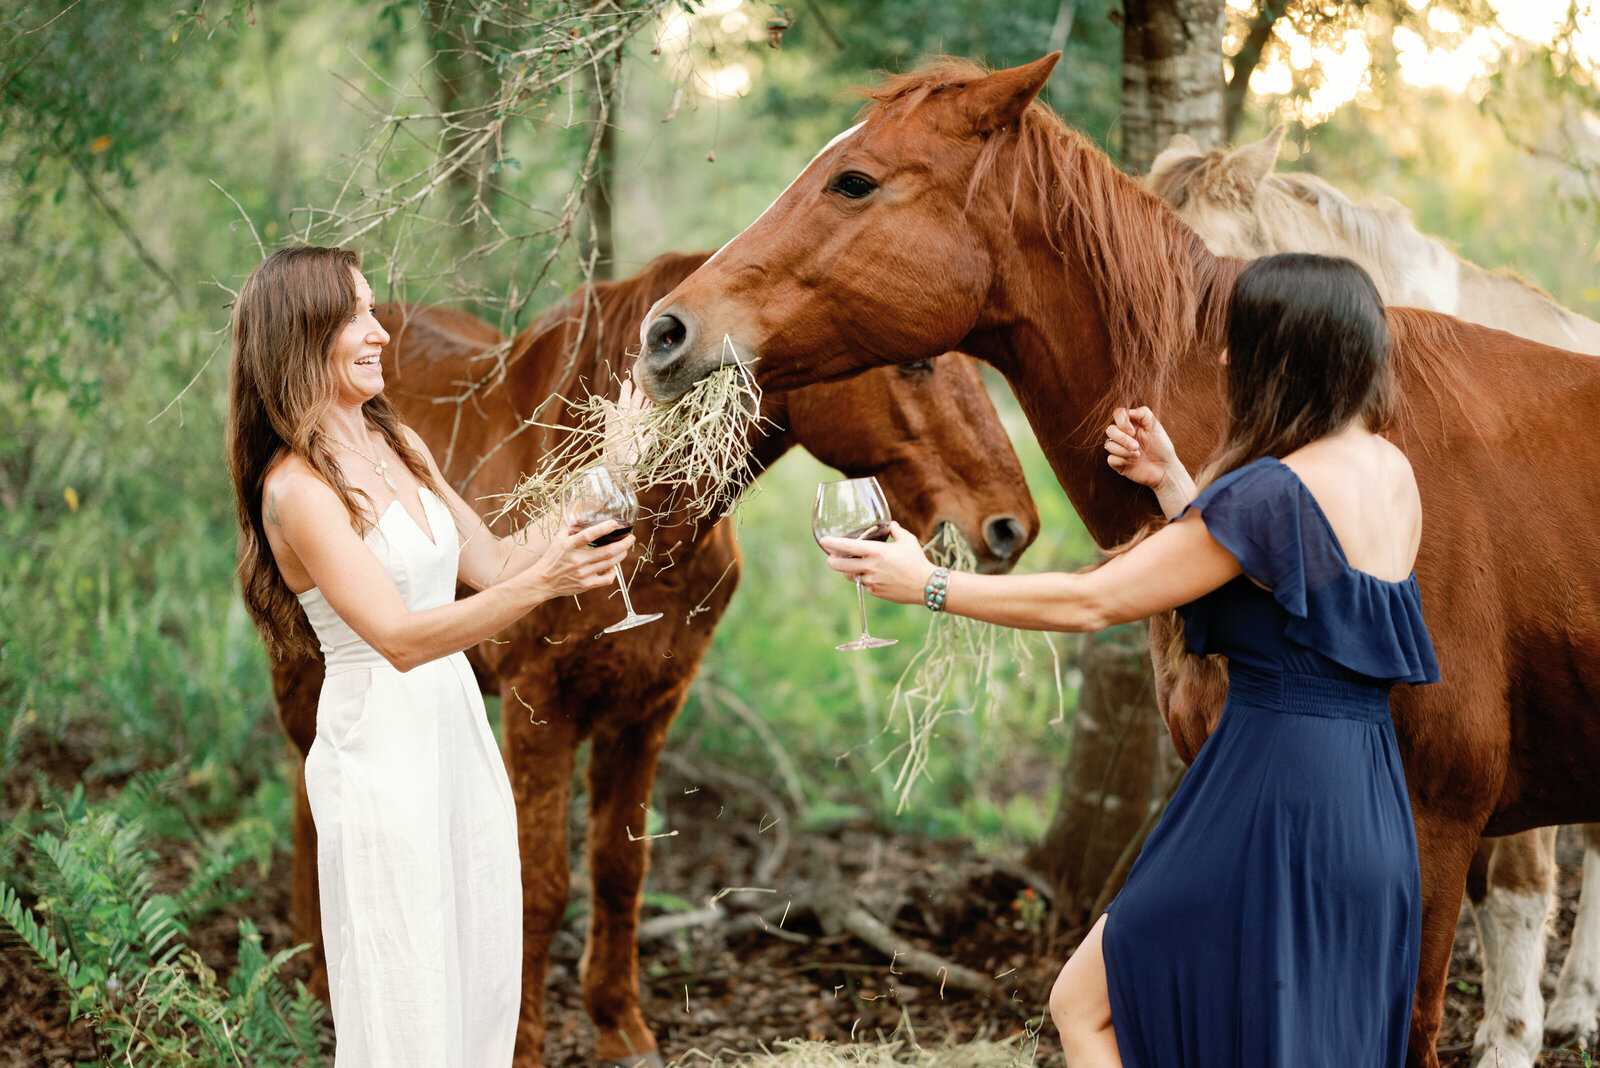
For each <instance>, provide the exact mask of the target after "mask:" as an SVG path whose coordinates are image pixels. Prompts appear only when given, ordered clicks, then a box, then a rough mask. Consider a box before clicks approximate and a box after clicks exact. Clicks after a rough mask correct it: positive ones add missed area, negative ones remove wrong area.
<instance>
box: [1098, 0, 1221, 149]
mask: <svg viewBox="0 0 1600 1068" xmlns="http://www.w3.org/2000/svg"><path fill="white" fill-rule="evenodd" d="M1226 19H1227V13H1226V6H1225V3H1224V0H1124V3H1123V23H1122V167H1123V169H1124V170H1126V171H1130V172H1132V173H1136V174H1142V173H1143V172H1145V171H1147V170H1149V169H1150V164H1151V163H1152V162H1153V161H1154V160H1155V158H1156V155H1157V154H1158V153H1159V152H1160V151H1161V150H1162V149H1163V148H1166V147H1167V143H1168V142H1169V141H1171V140H1172V135H1173V134H1177V133H1184V134H1188V135H1189V136H1190V137H1192V138H1194V139H1195V141H1196V142H1198V143H1199V144H1200V145H1201V146H1202V147H1205V146H1209V145H1215V144H1218V143H1220V142H1221V140H1222V120H1223V87H1224V83H1223V78H1222V33H1223V30H1224V28H1225V26H1226Z"/></svg>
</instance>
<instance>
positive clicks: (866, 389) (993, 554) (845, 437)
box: [768, 352, 1039, 572]
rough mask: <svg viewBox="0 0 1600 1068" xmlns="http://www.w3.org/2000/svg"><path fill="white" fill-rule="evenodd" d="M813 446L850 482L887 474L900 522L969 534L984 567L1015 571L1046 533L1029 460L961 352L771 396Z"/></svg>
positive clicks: (925, 532) (921, 530) (798, 436)
mask: <svg viewBox="0 0 1600 1068" xmlns="http://www.w3.org/2000/svg"><path fill="white" fill-rule="evenodd" d="M768 396H769V397H771V398H772V399H773V406H774V407H776V408H780V409H786V417H780V418H784V421H786V422H787V424H788V428H789V432H790V433H791V434H792V435H793V436H794V440H795V441H796V442H798V443H799V444H800V445H802V446H804V447H805V449H806V451H807V452H809V453H811V455H813V456H815V457H816V458H817V459H819V460H821V461H822V462H823V463H825V464H827V465H828V466H829V467H836V468H838V469H839V470H840V471H843V472H844V473H845V474H846V475H847V476H849V477H851V478H859V477H863V476H866V475H873V476H876V477H878V478H879V479H880V480H881V481H882V484H883V487H884V492H885V495H886V496H888V498H889V505H890V508H891V510H892V511H893V512H894V515H895V518H896V519H897V520H898V521H899V522H900V523H901V524H902V525H903V526H905V527H906V528H907V529H909V530H911V531H913V532H914V533H916V534H917V535H918V536H920V537H922V538H924V539H927V538H928V537H931V536H932V534H933V532H934V530H935V528H937V527H938V525H939V524H941V523H949V524H951V525H952V526H954V527H955V528H956V530H957V531H959V532H960V533H961V536H962V537H964V538H965V539H966V540H967V543H968V544H969V545H971V546H972V548H973V550H974V551H975V552H976V553H977V557H978V570H979V571H986V572H995V571H1006V570H1009V569H1010V568H1011V566H1012V565H1013V564H1015V563H1016V561H1017V557H1018V556H1019V555H1021V553H1022V550H1023V549H1025V548H1027V547H1028V545H1030V544H1031V543H1032V542H1033V539H1034V538H1035V537H1036V536H1037V535H1038V533H1039V512H1038V510H1037V509H1036V508H1035V507H1034V503H1033V497H1032V495H1031V494H1030V493H1029V492H1028V483H1027V481H1026V480H1025V479H1024V478H1023V475H1022V465H1021V464H1020V463H1019V462H1018V461H1017V454H1016V453H1015V452H1014V451H1013V450H1012V448H1011V439H1010V438H1008V437H1007V436H1006V433H1005V428H1004V427H1003V426H1002V425H1001V423H1000V417H999V414H998V413H997V412H996V411H995V409H994V404H993V403H992V402H991V401H990V400H989V394H988V393H987V392H986V391H985V389H984V387H983V380H982V379H981V378H980V377H979V375H978V368H977V365H976V363H975V362H974V361H973V360H972V359H971V358H970V357H967V356H963V355H961V354H960V353H957V352H952V353H947V354H945V355H942V356H939V357H936V358H935V359H932V360H925V361H919V362H917V363H912V364H907V365H904V366H900V367H878V368H874V369H872V370H870V371H868V372H866V373H864V374H861V375H858V376H856V377H854V378H847V379H844V380H842V381H839V382H824V383H820V384H818V385H813V386H807V387H805V388H803V389H796V390H791V391H790V392H788V393H781V394H768Z"/></svg>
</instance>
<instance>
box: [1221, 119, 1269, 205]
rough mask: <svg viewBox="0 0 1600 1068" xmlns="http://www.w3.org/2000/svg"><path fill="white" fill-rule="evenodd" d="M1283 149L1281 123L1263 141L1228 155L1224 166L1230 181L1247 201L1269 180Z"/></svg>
mask: <svg viewBox="0 0 1600 1068" xmlns="http://www.w3.org/2000/svg"><path fill="white" fill-rule="evenodd" d="M1282 147H1283V125H1282V124H1281V123H1280V124H1279V125H1277V126H1274V127H1273V128H1272V132H1271V133H1269V134H1267V136H1265V137H1263V138H1262V139H1261V140H1259V141H1257V142H1255V143H1254V144H1249V145H1245V146H1244V147H1243V148H1239V149H1235V150H1234V151H1232V152H1230V153H1229V154H1228V158H1227V160H1226V161H1225V162H1224V164H1223V167H1224V169H1225V173H1226V174H1227V176H1228V180H1229V181H1230V182H1232V183H1233V185H1234V186H1236V187H1237V188H1238V190H1239V192H1240V193H1242V194H1244V195H1245V197H1246V198H1247V199H1253V198H1254V197H1255V194H1256V190H1257V189H1259V188H1261V183H1262V182H1264V181H1266V180H1267V175H1269V174H1271V173H1272V168H1273V167H1274V166H1276V165H1277V162H1278V149H1280V148H1282Z"/></svg>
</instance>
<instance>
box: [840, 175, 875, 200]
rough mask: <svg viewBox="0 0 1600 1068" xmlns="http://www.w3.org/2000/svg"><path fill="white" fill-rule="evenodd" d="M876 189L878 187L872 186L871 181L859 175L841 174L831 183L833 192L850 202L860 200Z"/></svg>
mask: <svg viewBox="0 0 1600 1068" xmlns="http://www.w3.org/2000/svg"><path fill="white" fill-rule="evenodd" d="M876 188H878V187H877V186H876V185H874V184H873V182H872V179H870V178H867V177H865V176H864V175H860V174H841V175H840V176H839V177H838V178H835V179H834V182H833V189H834V192H836V193H839V194H840V195H842V196H847V197H849V198H850V199H851V200H860V199H861V198H862V197H864V196H866V195H867V194H868V193H870V192H872V191H873V190H874V189H876Z"/></svg>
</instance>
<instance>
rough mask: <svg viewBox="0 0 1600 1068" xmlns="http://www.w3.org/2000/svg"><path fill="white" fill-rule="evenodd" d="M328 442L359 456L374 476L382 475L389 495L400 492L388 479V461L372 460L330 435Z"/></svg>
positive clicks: (392, 480)
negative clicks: (368, 465) (369, 465)
mask: <svg viewBox="0 0 1600 1068" xmlns="http://www.w3.org/2000/svg"><path fill="white" fill-rule="evenodd" d="M328 440H329V441H331V442H333V443H334V444H335V445H343V446H344V447H345V448H347V449H349V450H350V451H351V452H353V453H355V454H356V455H357V456H359V457H361V458H362V459H363V460H365V461H367V463H369V464H371V465H372V473H373V474H375V475H382V476H383V484H384V485H385V486H388V487H389V492H391V493H399V492H400V487H399V486H396V485H395V484H394V479H392V478H390V477H389V461H388V460H374V459H373V458H372V457H370V456H368V455H367V454H366V453H364V452H362V451H361V450H360V449H358V448H356V447H355V446H354V445H352V444H350V443H349V442H348V441H341V440H339V439H338V438H336V437H334V436H333V435H332V434H329V435H328Z"/></svg>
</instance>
